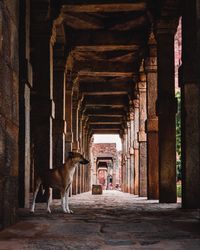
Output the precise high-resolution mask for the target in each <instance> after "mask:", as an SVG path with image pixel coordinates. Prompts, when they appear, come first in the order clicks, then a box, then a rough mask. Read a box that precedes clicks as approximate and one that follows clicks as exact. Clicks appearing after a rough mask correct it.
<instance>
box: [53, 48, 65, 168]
mask: <svg viewBox="0 0 200 250" xmlns="http://www.w3.org/2000/svg"><path fill="white" fill-rule="evenodd" d="M60 47H61V48H60ZM60 51H63V49H62V46H61V45H54V59H55V62H54V71H53V99H54V103H55V119H54V120H53V167H57V166H62V164H63V163H64V162H65V157H66V153H65V134H66V121H65V91H66V86H65V72H64V70H65V61H64V60H62V58H59V56H58V54H59V52H60ZM63 53H64V51H63Z"/></svg>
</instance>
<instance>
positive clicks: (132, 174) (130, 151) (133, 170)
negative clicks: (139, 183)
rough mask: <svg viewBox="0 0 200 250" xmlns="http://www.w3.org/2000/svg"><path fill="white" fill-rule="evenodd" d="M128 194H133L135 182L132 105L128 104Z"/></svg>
mask: <svg viewBox="0 0 200 250" xmlns="http://www.w3.org/2000/svg"><path fill="white" fill-rule="evenodd" d="M129 110H130V131H131V132H130V149H129V153H130V169H131V171H130V193H131V194H134V181H135V177H134V176H135V169H134V166H135V164H134V147H133V146H134V132H135V131H134V104H133V102H131V103H130V108H129Z"/></svg>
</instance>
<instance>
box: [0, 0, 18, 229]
mask: <svg viewBox="0 0 200 250" xmlns="http://www.w3.org/2000/svg"><path fill="white" fill-rule="evenodd" d="M17 5H18V1H1V2H0V40H1V41H0V189H1V195H0V228H1V229H2V227H7V226H9V225H11V224H13V223H15V222H16V219H17V216H16V211H17V207H18V200H17V199H18V193H17V192H18V125H19V119H18V116H19V110H18V109H19V108H18V106H19V100H18V88H19V80H18V79H19V69H18V61H19V55H18V21H17V19H16V18H15V17H16V16H17V15H18V9H17ZM12 11H13V13H12Z"/></svg>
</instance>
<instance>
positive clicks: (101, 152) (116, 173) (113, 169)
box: [91, 143, 121, 189]
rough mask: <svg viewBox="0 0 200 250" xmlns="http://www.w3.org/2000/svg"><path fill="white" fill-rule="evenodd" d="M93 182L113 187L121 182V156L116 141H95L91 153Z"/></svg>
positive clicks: (107, 187) (105, 186) (106, 187)
mask: <svg viewBox="0 0 200 250" xmlns="http://www.w3.org/2000/svg"><path fill="white" fill-rule="evenodd" d="M91 161H92V163H91V170H92V172H91V176H92V177H91V183H92V184H100V185H102V187H103V189H113V188H116V187H118V186H119V184H120V183H121V179H120V178H121V174H120V172H121V166H120V157H119V153H118V152H117V149H116V143H94V144H93V145H92V155H91Z"/></svg>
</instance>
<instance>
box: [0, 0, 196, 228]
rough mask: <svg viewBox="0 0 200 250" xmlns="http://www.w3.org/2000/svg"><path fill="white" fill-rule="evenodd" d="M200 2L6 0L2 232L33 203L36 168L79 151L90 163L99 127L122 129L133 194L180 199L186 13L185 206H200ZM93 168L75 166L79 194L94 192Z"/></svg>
mask: <svg viewBox="0 0 200 250" xmlns="http://www.w3.org/2000/svg"><path fill="white" fill-rule="evenodd" d="M199 5H200V0H194V1H188V0H182V1H180V0H150V1H147V0H135V1H131V0H123V1H122V0H116V1H114V0H107V1H104V0H101V1H97V0H91V1H89V0H87V1H85V0H77V1H72V0H20V1H19V0H12V1H11V0H8V1H5V0H3V1H0V190H1V192H0V229H2V228H5V227H7V226H9V225H11V224H13V223H15V222H16V220H17V211H18V208H19V207H23V208H24V207H26V208H27V207H29V200H30V197H31V196H30V194H31V192H32V190H33V186H34V175H35V171H37V170H41V169H49V168H53V167H54V166H59V165H62V164H63V162H64V161H65V156H66V152H68V151H71V150H76V151H79V152H81V153H82V154H84V156H85V157H86V158H88V159H90V155H91V146H92V142H91V138H92V136H93V134H113V133H115V134H119V135H120V137H121V139H122V144H123V149H122V175H121V180H122V183H121V186H122V190H123V191H124V192H129V193H132V194H136V195H139V196H142V197H144V196H145V197H148V199H158V200H159V202H160V203H174V202H176V146H175V144H176V134H175V132H176V130H175V116H176V111H177V100H176V98H175V65H174V36H175V34H176V31H177V26H178V23H179V20H180V17H182V19H181V22H182V41H181V47H182V51H181V52H182V56H181V63H182V64H181V66H180V67H179V68H178V70H179V86H180V88H181V95H182V103H181V106H182V118H181V119H182V176H183V190H182V206H183V207H184V208H188V209H192V208H200V195H199V191H200V98H199V96H200V70H199V66H200V48H199V46H200V37H199V31H200V26H199V18H200V16H199V15H200V14H199ZM91 167H92V165H91V162H90V166H89V167H88V168H83V167H82V166H80V167H79V168H78V169H77V171H76V172H75V175H74V181H73V187H72V194H74V195H76V194H78V193H82V192H85V191H89V190H90V189H91ZM102 175H103V173H102ZM54 196H56V192H54ZM40 198H41V199H42V195H41V197H40Z"/></svg>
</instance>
